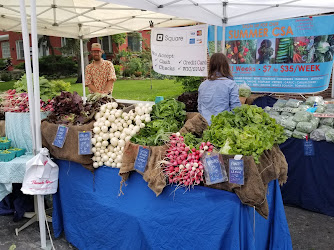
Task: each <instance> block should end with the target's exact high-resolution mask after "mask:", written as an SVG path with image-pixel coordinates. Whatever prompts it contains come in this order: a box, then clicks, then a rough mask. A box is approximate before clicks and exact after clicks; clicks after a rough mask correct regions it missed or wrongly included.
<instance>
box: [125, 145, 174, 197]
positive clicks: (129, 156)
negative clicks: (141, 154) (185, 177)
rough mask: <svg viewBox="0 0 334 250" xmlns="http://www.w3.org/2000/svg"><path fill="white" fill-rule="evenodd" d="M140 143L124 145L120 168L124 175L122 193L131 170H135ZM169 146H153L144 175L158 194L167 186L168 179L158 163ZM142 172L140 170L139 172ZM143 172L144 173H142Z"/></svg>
mask: <svg viewBox="0 0 334 250" xmlns="http://www.w3.org/2000/svg"><path fill="white" fill-rule="evenodd" d="M139 146H140V145H138V144H133V143H131V142H127V143H126V144H125V147H124V152H123V159H122V166H121V168H120V170H119V175H120V176H121V177H122V181H121V186H120V194H124V193H123V191H122V187H123V184H125V181H126V180H127V179H128V178H129V176H130V173H131V171H135V168H134V164H135V161H136V157H137V154H138V149H139ZM167 148H168V146H166V145H164V146H151V147H149V149H150V156H149V159H148V163H147V166H146V169H145V172H144V175H143V178H144V180H145V181H146V182H147V183H148V187H149V188H150V189H151V190H152V191H153V192H154V193H155V194H156V196H158V195H160V194H161V192H162V190H163V189H164V187H165V186H166V179H165V177H164V175H163V173H162V171H161V168H160V166H159V165H157V164H158V162H159V161H161V160H162V159H163V158H164V156H165V154H166V150H167ZM139 173H140V172H139ZM140 174H142V173H140Z"/></svg>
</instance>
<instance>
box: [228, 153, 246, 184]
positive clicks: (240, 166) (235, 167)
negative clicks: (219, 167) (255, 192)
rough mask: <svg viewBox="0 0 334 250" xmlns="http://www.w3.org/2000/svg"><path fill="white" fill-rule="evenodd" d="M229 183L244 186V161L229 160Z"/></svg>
mask: <svg viewBox="0 0 334 250" xmlns="http://www.w3.org/2000/svg"><path fill="white" fill-rule="evenodd" d="M229 171H230V178H229V182H230V183H234V184H239V185H244V161H243V160H235V159H229Z"/></svg>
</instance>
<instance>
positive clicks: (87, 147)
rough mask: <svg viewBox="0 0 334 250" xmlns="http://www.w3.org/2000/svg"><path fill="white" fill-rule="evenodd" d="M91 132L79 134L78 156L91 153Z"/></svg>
mask: <svg viewBox="0 0 334 250" xmlns="http://www.w3.org/2000/svg"><path fill="white" fill-rule="evenodd" d="M91 139H92V132H90V131H89V132H79V140H78V141H79V155H90V154H91V153H92V141H91Z"/></svg>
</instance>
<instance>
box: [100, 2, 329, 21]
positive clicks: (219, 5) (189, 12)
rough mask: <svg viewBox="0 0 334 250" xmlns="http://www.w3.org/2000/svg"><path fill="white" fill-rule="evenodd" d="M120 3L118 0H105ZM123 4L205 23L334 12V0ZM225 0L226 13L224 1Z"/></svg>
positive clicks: (273, 18)
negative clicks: (225, 19)
mask: <svg viewBox="0 0 334 250" xmlns="http://www.w3.org/2000/svg"><path fill="white" fill-rule="evenodd" d="M102 1H104V2H109V3H117V2H120V1H119V0H102ZM121 2H122V4H123V5H127V6H131V7H134V8H141V9H146V10H150V11H154V12H157V13H164V14H167V15H175V16H179V17H183V18H188V19H192V20H196V21H199V22H203V23H208V24H213V25H220V26H221V25H222V19H224V18H228V22H227V25H228V26H231V25H239V24H246V23H254V22H263V21H270V20H277V19H283V18H291V17H298V16H304V15H316V14H320V13H328V12H334V0H318V1H315V0H122V1H121ZM224 3H226V15H224V14H223V4H224Z"/></svg>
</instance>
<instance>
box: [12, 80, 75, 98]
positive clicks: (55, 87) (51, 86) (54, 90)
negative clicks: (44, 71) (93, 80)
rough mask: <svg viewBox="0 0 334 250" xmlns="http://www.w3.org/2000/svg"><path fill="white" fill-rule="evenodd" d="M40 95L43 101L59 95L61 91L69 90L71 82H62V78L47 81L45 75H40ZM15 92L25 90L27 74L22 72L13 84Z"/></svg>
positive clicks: (26, 87) (26, 89)
mask: <svg viewBox="0 0 334 250" xmlns="http://www.w3.org/2000/svg"><path fill="white" fill-rule="evenodd" d="M39 87H40V95H41V99H42V101H43V102H47V101H48V100H50V99H52V98H54V97H55V96H57V95H59V94H60V92H61V91H69V90H70V87H71V84H70V83H69V82H64V81H63V80H52V81H49V80H48V79H46V78H45V77H43V76H41V77H40V78H39ZM14 88H15V89H16V92H27V91H28V86H27V76H26V75H25V74H24V75H23V76H22V77H21V79H20V80H18V81H17V82H16V83H15V84H14Z"/></svg>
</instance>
